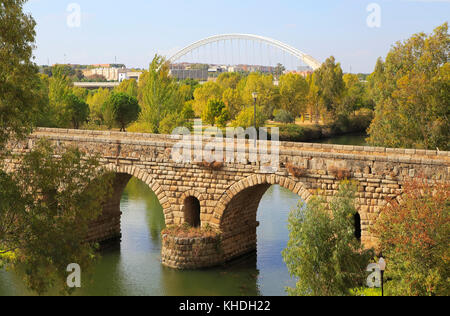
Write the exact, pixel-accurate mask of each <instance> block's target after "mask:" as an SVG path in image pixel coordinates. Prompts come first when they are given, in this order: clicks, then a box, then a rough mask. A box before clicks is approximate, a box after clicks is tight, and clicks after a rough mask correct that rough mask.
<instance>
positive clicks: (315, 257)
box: [283, 182, 374, 296]
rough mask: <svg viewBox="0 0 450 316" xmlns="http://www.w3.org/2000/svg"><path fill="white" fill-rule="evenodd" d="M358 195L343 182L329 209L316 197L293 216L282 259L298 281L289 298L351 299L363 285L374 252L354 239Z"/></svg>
mask: <svg viewBox="0 0 450 316" xmlns="http://www.w3.org/2000/svg"><path fill="white" fill-rule="evenodd" d="M355 192H356V186H355V185H354V184H352V183H350V182H343V183H342V184H341V185H340V189H339V192H338V194H337V196H336V197H335V198H334V199H333V201H332V202H331V203H330V204H329V207H330V209H327V208H326V201H324V200H323V199H321V198H319V197H314V198H313V199H312V200H311V201H310V202H308V204H307V205H304V204H300V205H299V207H298V208H297V209H296V210H294V211H292V213H291V214H290V216H289V230H290V238H289V242H288V246H287V248H286V249H285V250H284V251H283V258H284V261H285V262H286V264H287V266H288V269H289V272H290V273H291V275H292V276H293V277H295V278H297V280H298V281H297V285H296V287H295V288H292V289H288V293H289V294H290V295H300V296H308V295H312V296H341V295H351V290H352V289H353V288H357V287H360V286H361V285H362V284H363V281H364V280H365V278H366V274H365V270H366V267H367V265H368V264H369V261H370V260H371V259H372V258H373V256H374V252H373V251H372V250H365V249H364V248H363V246H362V245H361V243H360V242H359V241H358V240H357V239H356V238H355V229H354V215H355V214H356V208H355ZM330 211H331V212H330Z"/></svg>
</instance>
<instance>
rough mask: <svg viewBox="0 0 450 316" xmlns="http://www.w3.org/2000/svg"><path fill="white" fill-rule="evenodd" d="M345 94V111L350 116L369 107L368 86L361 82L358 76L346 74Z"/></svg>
mask: <svg viewBox="0 0 450 316" xmlns="http://www.w3.org/2000/svg"><path fill="white" fill-rule="evenodd" d="M343 79H344V82H345V92H344V98H343V111H344V112H345V113H346V114H347V115H350V114H351V113H352V112H354V111H356V110H359V109H361V108H364V107H366V106H367V105H368V98H367V96H366V86H365V85H364V84H363V83H362V82H361V81H360V79H359V77H358V75H354V74H345V75H344V77H343Z"/></svg>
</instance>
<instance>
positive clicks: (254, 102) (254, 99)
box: [252, 92, 258, 147]
mask: <svg viewBox="0 0 450 316" xmlns="http://www.w3.org/2000/svg"><path fill="white" fill-rule="evenodd" d="M252 97H253V106H254V112H253V119H254V123H255V131H256V135H258V129H257V128H256V100H258V92H253V93H252ZM256 138H258V136H256ZM256 138H255V147H256Z"/></svg>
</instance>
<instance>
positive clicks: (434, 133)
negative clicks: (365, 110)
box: [369, 23, 450, 150]
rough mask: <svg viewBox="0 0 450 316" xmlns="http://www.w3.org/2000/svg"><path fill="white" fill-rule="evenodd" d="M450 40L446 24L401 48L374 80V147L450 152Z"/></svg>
mask: <svg viewBox="0 0 450 316" xmlns="http://www.w3.org/2000/svg"><path fill="white" fill-rule="evenodd" d="M449 47H450V35H449V34H448V24H447V23H445V24H443V25H441V26H439V27H438V28H436V29H435V30H434V33H433V34H431V35H429V36H427V35H426V34H424V33H420V34H415V35H413V36H412V37H411V38H410V39H408V40H406V41H405V42H403V43H401V42H399V43H397V44H396V45H395V46H394V47H393V48H392V49H391V51H390V52H389V54H388V55H387V57H386V61H385V62H384V63H383V62H382V61H381V60H379V61H378V63H377V66H376V68H375V71H374V73H373V74H372V75H371V76H370V78H369V87H370V95H371V96H372V98H373V99H374V101H375V102H376V106H375V118H374V120H373V122H372V124H371V126H370V129H369V135H370V137H369V142H370V143H371V144H373V145H376V146H385V147H407V148H423V149H436V148H439V149H440V150H449V149H450V145H449V144H450V122H449V117H450V107H449V106H448V104H449V100H450V83H449V82H450V63H449V62H448V61H449V51H450V50H449Z"/></svg>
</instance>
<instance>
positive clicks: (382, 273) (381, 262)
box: [378, 255, 386, 296]
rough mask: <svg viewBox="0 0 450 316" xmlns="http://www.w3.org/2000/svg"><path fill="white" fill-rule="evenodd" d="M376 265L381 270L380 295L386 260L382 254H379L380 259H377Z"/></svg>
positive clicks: (382, 291) (382, 287) (382, 292)
mask: <svg viewBox="0 0 450 316" xmlns="http://www.w3.org/2000/svg"><path fill="white" fill-rule="evenodd" d="M378 266H379V267H380V272H381V296H384V280H383V279H384V271H385V270H386V260H384V258H383V255H381V257H380V260H379V261H378Z"/></svg>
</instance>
